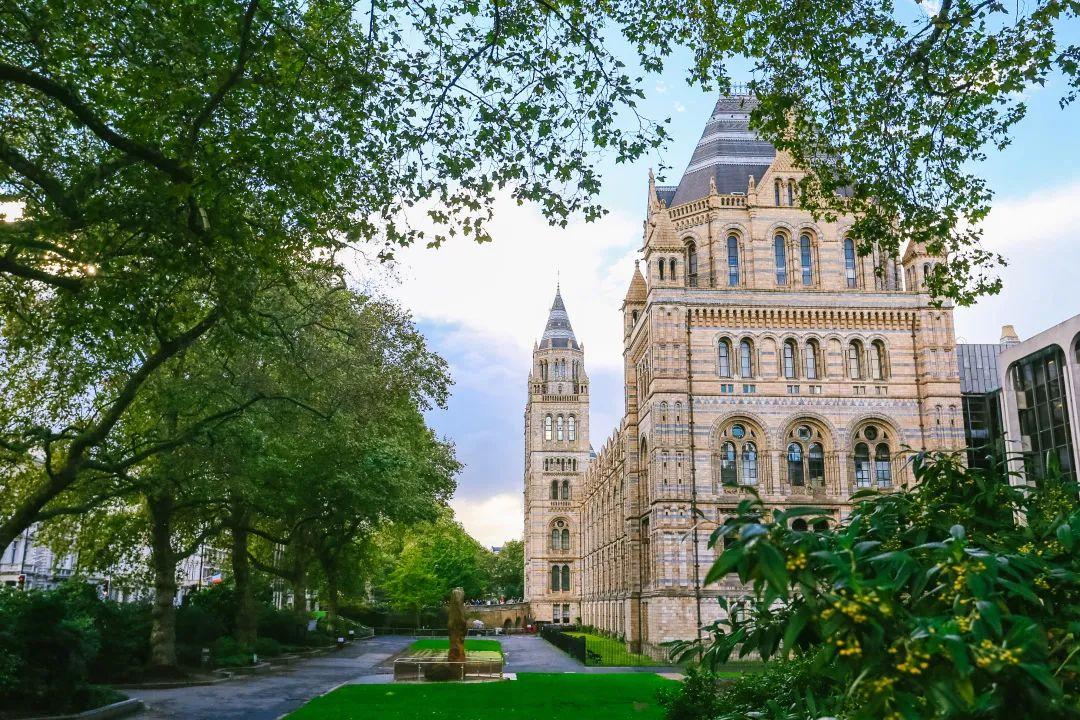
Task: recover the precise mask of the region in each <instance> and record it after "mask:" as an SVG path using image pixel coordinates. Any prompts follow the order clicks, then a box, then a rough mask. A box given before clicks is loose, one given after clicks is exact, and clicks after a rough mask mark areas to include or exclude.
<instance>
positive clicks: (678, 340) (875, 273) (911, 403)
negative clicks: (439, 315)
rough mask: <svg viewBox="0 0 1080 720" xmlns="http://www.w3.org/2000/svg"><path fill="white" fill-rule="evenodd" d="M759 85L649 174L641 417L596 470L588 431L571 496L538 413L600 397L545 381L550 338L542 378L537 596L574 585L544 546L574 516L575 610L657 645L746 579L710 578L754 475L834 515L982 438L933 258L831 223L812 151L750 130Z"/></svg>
mask: <svg viewBox="0 0 1080 720" xmlns="http://www.w3.org/2000/svg"><path fill="white" fill-rule="evenodd" d="M752 102H753V99H752V98H746V97H735V98H721V99H720V100H719V101H718V102H717V104H716V107H715V110H714V111H713V114H712V116H711V117H710V118H709V120H708V122H707V124H706V126H705V130H704V132H703V133H702V137H701V140H700V141H699V142H698V145H697V148H696V149H695V151H694V154H693V157H692V158H691V160H690V163H689V165H688V167H687V169H686V171H685V173H684V174H683V176H682V178H681V180H680V182H679V184H678V185H677V186H675V187H657V186H656V185H655V183H654V181H653V179H652V177H651V176H650V179H649V188H648V211H647V218H646V221H645V224H644V237H643V247H642V253H643V261H642V265H641V266H639V268H638V269H636V270H635V273H634V277H633V279H632V281H631V283H630V288H629V290H628V292H627V294H626V298H625V300H624V302H623V306H622V311H623V326H624V372H625V415H624V418H623V420H622V422H621V424H620V426H619V427H618V428H617V429H616V431H615V432H614V433H613V434H612V435H611V437H610V438H609V439H608V440H607V441H606V442H605V443H604V445H603V447H602V448H601V450H600V453H599V455H598V456H597V457H595V458H593V459H592V460H591V462H589V464H588V468H587V469H586V468H585V460H586V458H587V454H586V453H585V450H584V449H585V448H586V447H587V438H586V436H585V435H584V432H583V431H582V430H581V429H579V430H578V435H577V437H578V440H577V442H578V446H577V447H578V448H579V452H580V453H581V454H580V455H578V464H577V465H576V472H575V473H574V474H571V475H569V476H568V479H569V480H570V488H571V490H570V495H569V498H570V499H569V500H567V501H560V502H565V503H567V505H566V507H565V508H558V512H557V508H556V507H555V506H554V503H555V501H554V500H547V501H540V499H539V497H538V495H539V494H542V492H546V490H545V488H547V486H546V485H545V484H544V483H545V482H547V475H543V476H542V477H543V480H541V479H540V478H541V473H543V468H542V467H540V466H538V465H537V463H538V462H539V459H540V457H541V455H543V457H547V455H546V454H537V452H536V450H537V449H538V448H539V443H540V442H541V441H542V438H543V437H545V436H544V430H543V427H542V426H539V425H538V423H541V422H546V420H544V418H546V417H549V416H552V415H554V416H557V415H558V414H559V413H560V412H561V413H562V414H563V415H564V417H565V415H566V414H567V413H569V412H571V409H572V410H573V412H575V413H576V414H577V416H578V418H584V417H587V414H586V410H587V405H586V404H585V400H586V399H587V398H586V397H585V396H584V394H582V395H580V396H576V397H574V398H573V400H571V399H570V398H567V399H563V398H562V396H561V394H555V395H553V396H551V397H552V399H551V400H550V401H548V400H547V397H548V396H547V395H542V394H541V391H542V390H543V392H550V390H548V389H543V388H542V387H541V385H538V383H541V382H542V380H541V379H540V378H541V377H545V376H543V375H542V372H543V371H542V370H540V365H539V363H540V362H541V361H543V360H544V359H545V350H544V348H543V344H541V348H539V349H538V350H537V354H536V362H534V369H533V375H532V377H531V378H530V387H531V390H530V404H529V410H527V412H526V437H527V465H526V467H527V471H526V493H527V496H526V497H527V499H526V528H527V531H526V534H527V536H528V538H529V544H530V546H531V547H532V549H533V555H532V556H531V557H532V558H533V560H531V561H530V563H529V567H528V575H529V578H530V579H529V580H528V581H527V582H528V585H527V588H528V590H527V594H528V597H529V598H530V599H531V600H532V601H533V602H534V603H536V607H537V608H545V609H546V607H547V605H546V603H548V602H549V601H554V600H555V599H556V598H555V593H554V592H552V591H550V590H549V588H550V587H552V586H553V584H554V583H553V582H552V583H550V584H543V582H542V581H543V580H544V578H545V577H546V576H544V572H546V571H547V566H548V565H549V564H552V562H553V561H552V560H551V559H550V558H551V556H550V555H541V554H539V553H538V550H539V548H540V547H541V545H543V543H542V538H543V537H547V538H548V544H549V545H552V546H553V545H554V544H555V537H554V535H551V528H549V525H551V523H553V522H554V521H555V519H556V515H558V517H560V518H565V521H566V522H567V523H568V524H569V528H568V529H569V530H570V538H571V540H570V546H569V547H570V550H569V551H566V550H560V551H559V552H562V553H566V552H569V556H568V557H566V560H565V564H566V565H567V566H569V567H570V568H571V580H572V582H571V584H570V588H571V590H570V591H569V592H570V593H571V595H572V600H571V612H570V619H572V620H574V619H576V616H575V612H574V608H576V607H577V606H578V605H577V603H578V602H580V619H581V622H583V623H585V624H588V625H593V626H596V627H598V628H601V629H603V630H606V631H608V632H612V633H615V634H618V635H621V636H623V637H625V638H626V639H627V640H628V641H629V642H630V643H631V645H632V646H633V647H634V648H642V649H644V650H646V651H650V650H655V649H656V647H657V646H658V644H659V643H663V642H666V641H669V640H673V639H688V638H692V637H694V636H695V634H696V629H697V628H698V627H699V626H700V624H701V623H703V622H704V623H707V622H711V621H712V620H714V619H716V618H717V617H718V616H719V613H720V607H719V605H718V604H717V603H716V602H715V598H717V597H719V596H734V595H739V594H741V590H740V589H739V588H738V587H737V586H736V585H735V584H731V583H727V582H723V583H719V584H715V585H710V586H708V587H705V586H703V584H702V582H701V581H702V579H703V578H704V577H705V574H706V572H707V571H708V568H709V566H710V565H711V564H712V562H713V561H714V559H715V554H714V552H713V551H712V550H710V549H709V548H708V547H707V544H708V542H707V541H708V537H709V535H710V534H711V532H712V530H713V529H714V528H715V527H716V525H717V524H720V523H723V521H724V519H725V518H726V517H727V516H728V515H729V514H730V513H731V512H732V510H733V509H734V508H735V506H736V505H737V504H738V502H739V501H740V500H741V499H742V498H743V497H745V496H746V490H747V489H748V488H754V489H755V490H756V491H757V492H758V493H760V495H761V496H762V498H763V499H764V500H765V501H766V502H767V503H768V504H769V505H770V506H773V507H783V506H787V505H806V504H813V505H815V506H818V507H821V508H824V509H825V510H826V511H827V513H828V514H829V515H830V517H831V522H835V521H838V520H839V519H840V518H841V517H843V515H844V514H845V513H846V512H847V510H848V508H849V504H848V498H849V497H850V496H851V494H852V493H853V492H854V491H856V490H857V489H859V488H861V487H879V488H890V487H896V486H898V485H900V484H902V483H905V482H908V481H910V479H911V474H910V468H909V467H908V464H907V463H906V462H905V453H906V452H907V449H909V448H910V449H920V448H956V447H961V446H962V445H963V423H962V418H961V409H960V407H961V403H960V387H959V379H958V374H957V364H956V356H955V347H954V346H955V341H954V332H953V317H952V309H951V308H950V307H948V306H945V307H940V308H936V307H933V306H932V305H931V304H930V298H929V297H928V295H927V294H926V292H925V291H924V283H923V278H924V276H925V273H926V271H927V270H928V269H929V267H930V265H931V264H932V263H933V262H934V258H932V257H929V256H927V255H926V254H925V253H924V252H922V251H920V249H919V248H908V250H907V252H906V253H905V254H904V257H903V259H902V260H901V259H900V258H896V257H887V256H883V255H882V254H880V253H873V254H871V255H867V256H859V255H858V254H857V252H856V250H855V246H854V243H853V242H852V241H851V240H850V239H848V238H847V237H846V229H847V228H848V227H849V225H850V219H844V218H841V219H839V220H838V221H837V222H833V223H817V222H815V221H814V219H813V217H812V215H811V214H810V213H808V212H806V211H804V210H802V209H801V208H800V207H799V199H798V181H799V179H800V177H801V176H802V173H801V171H800V170H799V169H798V168H796V167H793V165H792V163H791V162H790V159H789V158H788V157H787V156H786V155H785V154H784V153H778V152H776V151H775V150H774V148H773V147H772V146H771V145H769V144H768V143H766V142H764V141H762V140H760V139H759V138H757V137H756V136H755V135H754V134H753V133H752V132H751V131H750V130H749V128H748V120H749V112H750V109H751V103H752ZM641 267H644V268H645V273H644V275H643V274H642V272H641ZM558 306H561V303H560V302H559V299H558V298H556V307H558ZM553 313H554V309H553ZM550 326H551V324H550V323H549V327H550ZM546 337H547V333H545V338H546ZM571 338H572V335H571ZM574 344H575V345H576V342H575V343H574ZM572 351H573V349H572V348H571V349H570V350H565V351H562V352H564V353H570V352H572ZM547 352H549V353H552V354H553V355H554V354H557V352H556V351H555V350H554V349H551V350H549V351H547ZM569 357H570V356H569V355H567V358H568V359H569ZM573 357H574V358H575V359H580V354H577V355H573ZM538 373H541V374H538ZM541 398H544V401H543V403H541ZM576 403H581V404H580V405H579V404H576ZM579 422H580V419H579ZM548 442H552V441H548ZM554 442H557V441H554ZM530 447H531V448H532V451H529V448H530ZM551 454H552V455H554V454H555V453H551ZM582 471H584V473H583V474H582ZM560 477H561V476H560ZM552 479H554V476H552ZM552 492H553V491H552ZM560 512H561V513H562V514H559V513H560ZM693 518H697V521H696V522H695V521H694V520H693ZM796 523H801V521H796ZM802 524H804V523H802ZM545 532H547V533H548V536H545V535H543V533H545ZM577 534H580V540H577V539H576V538H577ZM549 536H550V537H549ZM575 543H576V544H575ZM559 547H560V548H561V547H564V546H563V545H562V544H561V541H560V545H559ZM545 552H547V551H546V550H545ZM579 566H580V568H581V570H580V580H579V581H578V582H577V583H576V584H575V583H574V582H573V581H574V580H576V579H577V578H578V575H577V571H576V570H575V569H576V568H577V567H579ZM550 579H551V580H552V581H553V580H554V576H553V575H552V576H551V578H550ZM561 587H562V586H561V585H560V588H561ZM560 592H563V591H562V590H560ZM534 616H535V617H536V618H538V619H541V620H543V619H546V615H545V613H544V612H542V611H537V610H534Z"/></svg>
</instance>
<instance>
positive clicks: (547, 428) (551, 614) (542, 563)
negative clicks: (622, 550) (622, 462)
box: [525, 289, 592, 623]
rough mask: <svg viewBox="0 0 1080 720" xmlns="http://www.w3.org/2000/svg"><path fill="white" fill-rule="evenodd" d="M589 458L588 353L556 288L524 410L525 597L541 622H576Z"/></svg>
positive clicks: (579, 612) (536, 353) (533, 615)
mask: <svg viewBox="0 0 1080 720" xmlns="http://www.w3.org/2000/svg"><path fill="white" fill-rule="evenodd" d="M591 456H592V449H591V447H590V446H589V377H588V375H586V374H585V346H584V345H581V344H580V343H578V341H577V338H575V337H574V329H573V328H572V327H571V326H570V318H569V317H568V315H567V313H566V306H565V305H564V304H563V299H562V294H561V293H560V292H559V291H558V290H557V289H556V291H555V302H554V303H553V304H552V306H551V312H550V314H549V315H548V321H547V326H546V327H545V328H544V335H543V337H542V338H541V339H540V342H539V343H538V344H537V345H536V346H535V347H534V348H533V367H532V372H531V373H530V374H529V399H528V401H527V402H526V405H525V597H526V599H528V600H529V601H530V612H531V614H532V617H534V618H536V619H538V620H541V621H551V622H558V623H569V622H577V620H578V618H580V616H581V606H580V597H581V591H580V583H581V558H582V555H583V549H582V545H581V540H582V536H581V501H582V497H583V494H584V489H585V488H584V484H583V478H584V476H585V468H586V467H587V466H588V464H589V459H590V457H591Z"/></svg>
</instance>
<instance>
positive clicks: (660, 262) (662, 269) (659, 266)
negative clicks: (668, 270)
mask: <svg viewBox="0 0 1080 720" xmlns="http://www.w3.org/2000/svg"><path fill="white" fill-rule="evenodd" d="M656 266H657V267H658V268H659V269H660V279H661V280H663V279H664V258H660V260H659V261H658V262H657V263H656Z"/></svg>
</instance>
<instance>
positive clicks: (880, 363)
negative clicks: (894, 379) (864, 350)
mask: <svg viewBox="0 0 1080 720" xmlns="http://www.w3.org/2000/svg"><path fill="white" fill-rule="evenodd" d="M870 377H872V378H873V379H875V380H884V379H885V343H883V342H881V341H880V340H875V341H874V342H873V343H871V346H870Z"/></svg>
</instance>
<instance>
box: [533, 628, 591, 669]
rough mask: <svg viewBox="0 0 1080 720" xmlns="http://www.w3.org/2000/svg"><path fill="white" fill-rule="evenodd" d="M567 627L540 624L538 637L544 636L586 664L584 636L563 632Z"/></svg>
mask: <svg viewBox="0 0 1080 720" xmlns="http://www.w3.org/2000/svg"><path fill="white" fill-rule="evenodd" d="M567 629H568V628H565V627H560V626H556V625H541V626H540V637H542V638H544V639H545V640H547V641H548V642H549V643H551V644H552V645H554V646H555V647H557V648H559V649H560V650H562V651H563V652H564V653H566V654H568V655H570V656H572V657H576V658H577V659H578V660H579V661H581V662H582V663H584V664H586V665H588V662H586V659H587V655H586V648H585V638H583V637H574V636H573V635H567V634H566V632H564V630H567Z"/></svg>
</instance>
